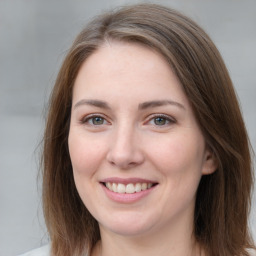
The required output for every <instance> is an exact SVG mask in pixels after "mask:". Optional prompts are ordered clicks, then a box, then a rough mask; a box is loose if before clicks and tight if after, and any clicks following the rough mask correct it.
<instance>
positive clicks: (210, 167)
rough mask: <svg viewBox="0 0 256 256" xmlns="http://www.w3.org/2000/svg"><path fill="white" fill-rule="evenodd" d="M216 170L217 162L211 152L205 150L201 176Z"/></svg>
mask: <svg viewBox="0 0 256 256" xmlns="http://www.w3.org/2000/svg"><path fill="white" fill-rule="evenodd" d="M217 168H218V161H217V158H216V156H215V154H214V153H213V152H212V150H206V153H205V159H204V164H203V168H202V174H203V175H209V174H212V173H214V172H215V171H216V170H217Z"/></svg>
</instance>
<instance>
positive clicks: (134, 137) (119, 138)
mask: <svg viewBox="0 0 256 256" xmlns="http://www.w3.org/2000/svg"><path fill="white" fill-rule="evenodd" d="M138 137H139V134H138V131H137V129H136V127H135V126H134V125H133V124H131V123H127V122H123V123H120V124H118V125H117V126H116V127H115V129H114V131H113V136H112V138H111V142H110V147H109V152H108V156H107V158H108V161H109V162H110V163H111V164H113V165H116V166H118V167H119V168H122V169H127V168H130V167H133V166H136V165H138V164H140V163H141V162H142V161H143V154H142V151H141V150H140V147H139V143H138Z"/></svg>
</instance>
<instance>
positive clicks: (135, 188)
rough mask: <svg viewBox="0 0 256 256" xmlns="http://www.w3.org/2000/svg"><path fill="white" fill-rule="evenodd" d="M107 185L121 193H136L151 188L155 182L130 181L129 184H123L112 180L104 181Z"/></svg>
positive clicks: (111, 189) (113, 190)
mask: <svg viewBox="0 0 256 256" xmlns="http://www.w3.org/2000/svg"><path fill="white" fill-rule="evenodd" d="M104 185H105V187H107V188H108V189H109V190H110V191H112V192H115V193H119V194H125V193H126V194H134V193H139V192H141V191H144V190H147V189H150V188H151V187H152V186H153V185H154V184H153V183H146V182H143V183H134V184H133V183H129V184H123V183H114V182H113V183H112V182H106V183H104Z"/></svg>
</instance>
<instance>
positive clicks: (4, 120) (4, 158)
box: [0, 0, 256, 256]
mask: <svg viewBox="0 0 256 256" xmlns="http://www.w3.org/2000/svg"><path fill="white" fill-rule="evenodd" d="M138 2H142V1H122V0H119V1H118V0H109V1H103V0H94V1H88V0H59V1H58V0H0V256H14V255H17V254H20V253H22V252H25V251H28V250H30V249H32V248H35V247H38V246H40V245H42V244H44V243H47V233H46V229H45V226H44V221H43V218H42V211H41V199H40V193H41V189H40V187H41V185H40V184H41V179H40V177H38V176H37V174H38V166H39V164H38V163H39V154H40V140H41V138H42V133H43V129H44V116H45V107H46V103H47V101H48V95H49V93H50V91H51V88H52V86H53V84H54V81H55V78H56V74H57V72H58V69H59V67H60V64H61V62H62V60H63V57H64V56H65V54H66V52H67V50H68V48H69V47H70V45H71V43H72V41H73V39H74V37H75V36H76V35H77V34H78V32H79V31H80V30H81V29H82V27H83V26H84V24H85V23H86V22H87V21H88V20H89V19H90V18H91V17H92V16H94V15H95V14H99V13H101V12H102V11H103V10H107V9H110V8H112V7H117V6H121V5H125V4H132V3H138ZM144 2H149V1H144ZM150 2H155V3H160V4H164V5H166V6H169V7H173V8H175V9H178V10H180V11H182V12H183V13H185V14H186V15H188V16H190V17H191V18H192V19H194V20H195V21H196V22H197V23H199V24H200V25H201V26H202V27H203V28H204V29H205V30H206V31H207V32H208V34H209V35H210V36H211V37H212V39H213V41H214V42H215V44H216V45H217V47H218V48H219V50H220V52H221V54H222V56H223V58H224V61H225V63H226V65H227V67H228V69H229V71H230V75H231V78H232V80H233V82H234V85H235V88H236V90H237V93H238V96H239V99H240V102H241V107H242V110H243V113H244V119H245V122H246V125H247V128H248V132H249V136H250V139H251V142H252V145H253V147H254V150H255V149H256V128H255V127H256V100H255V98H256V49H255V47H256V1H255V0H176V1H175V0H169V1H164V0H162V1H150ZM254 195H255V193H254ZM254 200H255V197H254ZM255 208H256V206H255V202H253V211H252V213H251V229H252V231H253V235H254V238H256V221H255V220H254V218H255V215H256V209H255ZM255 240H256V239H255Z"/></svg>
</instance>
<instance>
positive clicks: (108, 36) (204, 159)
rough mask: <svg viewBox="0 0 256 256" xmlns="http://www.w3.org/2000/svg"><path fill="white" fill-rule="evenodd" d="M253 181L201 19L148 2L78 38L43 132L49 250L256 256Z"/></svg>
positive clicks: (228, 91)
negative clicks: (250, 217) (250, 227)
mask: <svg viewBox="0 0 256 256" xmlns="http://www.w3.org/2000/svg"><path fill="white" fill-rule="evenodd" d="M252 181H253V179H252V167H251V158H250V149H249V142H248V137H247V133H246V129H245V126H244V122H243V119H242V116H241V112H240V110H239V105H238V102H237V98H236V95H235V92H234V89H233V86H232V82H231V80H230V77H229V75H228V72H227V69H226V67H225V65H224V63H223V60H222V58H221V56H220V54H219V52H218V50H217V49H216V47H215V46H214V44H213V43H212V41H211V40H210V38H209V37H208V36H207V35H206V34H205V32H204V31H203V30H202V29H201V28H199V27H198V25H196V24H195V23H194V22H193V21H191V20H190V19H188V18H187V17H185V16H183V15H181V14H179V13H177V12H176V11H174V10H171V9H168V8H165V7H162V6H158V5H153V4H142V5H134V6H130V7H125V8H122V9H120V10H117V11H115V12H110V13H106V14H104V15H102V16H99V17H97V18H96V19H94V20H93V21H92V22H91V23H90V24H89V25H88V26H87V27H86V28H85V29H84V30H83V31H82V32H81V33H80V34H79V36H78V37H77V39H76V40H75V42H74V44H73V46H72V47H71V49H70V51H69V53H68V55H67V57H66V59H65V60H64V63H63V65H62V67H61V70H60V72H59V75H58V78H57V81H56V84H55V87H54V89H53V93H52V98H51V103H50V109H49V114H48V121H47V125H46V130H45V137H44V155H43V202H44V214H45V220H46V225H47V228H48V231H49V236H50V240H51V246H50V250H51V255H53V256H65V255H66V256H71V255H91V256H107V255H179V256H183V255H184V256H185V255H205V256H216V255H227V256H231V255H232V256H234V255H239V256H240V255H253V252H251V254H250V252H249V251H250V250H249V249H250V248H254V245H253V242H252V240H251V238H250V234H249V231H248V226H247V224H248V213H249V208H250V207H249V206H250V196H251V189H252V185H253V184H252V183H253V182H252ZM47 250H48V249H47ZM36 253H40V252H39V251H37V252H35V255H37V254H36ZM47 253H48V252H47ZM32 255H33V254H32ZM45 255H47V254H45Z"/></svg>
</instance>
